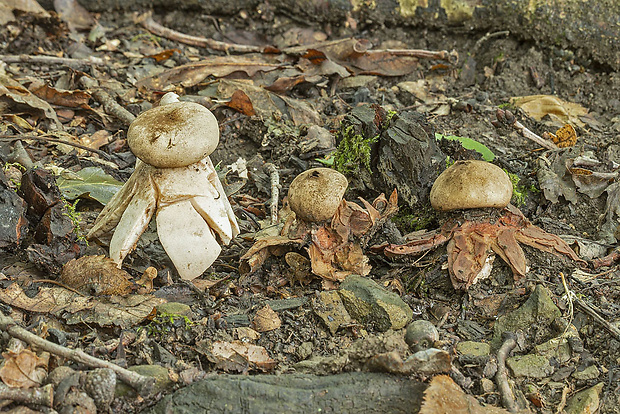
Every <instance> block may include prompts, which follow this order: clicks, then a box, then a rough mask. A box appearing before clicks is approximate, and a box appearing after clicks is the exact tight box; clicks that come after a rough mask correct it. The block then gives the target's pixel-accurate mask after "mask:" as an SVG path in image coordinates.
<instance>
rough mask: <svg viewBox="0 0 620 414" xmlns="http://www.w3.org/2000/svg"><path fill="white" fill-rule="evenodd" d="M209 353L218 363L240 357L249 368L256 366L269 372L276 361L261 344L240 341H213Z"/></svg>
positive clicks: (224, 362)
mask: <svg viewBox="0 0 620 414" xmlns="http://www.w3.org/2000/svg"><path fill="white" fill-rule="evenodd" d="M211 355H212V356H213V357H214V358H215V360H216V361H215V362H216V363H217V364H218V365H221V364H226V363H227V362H234V361H235V359H236V358H239V359H241V360H242V361H243V362H245V364H246V365H249V368H256V369H258V370H260V371H263V372H269V371H271V370H273V369H274V368H275V367H276V364H277V362H276V361H274V360H273V359H271V358H270V357H269V354H268V353H267V350H266V349H265V348H263V347H262V346H257V345H251V344H247V343H244V342H241V341H233V342H224V341H215V342H213V346H212V349H211Z"/></svg>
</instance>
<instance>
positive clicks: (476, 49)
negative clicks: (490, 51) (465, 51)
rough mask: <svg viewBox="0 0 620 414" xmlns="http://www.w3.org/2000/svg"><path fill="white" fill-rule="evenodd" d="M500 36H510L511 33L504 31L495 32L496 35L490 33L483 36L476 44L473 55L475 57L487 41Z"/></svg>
mask: <svg viewBox="0 0 620 414" xmlns="http://www.w3.org/2000/svg"><path fill="white" fill-rule="evenodd" d="M500 36H510V32H509V31H508V30H502V31H500V32H494V33H490V32H488V33H487V34H485V35H484V36H482V37H481V38H480V39H478V41H477V42H476V44H475V45H474V47H473V49H472V51H471V54H472V55H475V54H476V53H477V52H478V49H480V47H481V46H482V44H483V43H484V42H486V41H487V40H489V39H492V38H494V37H500Z"/></svg>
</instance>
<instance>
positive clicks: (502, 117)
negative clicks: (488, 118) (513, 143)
mask: <svg viewBox="0 0 620 414" xmlns="http://www.w3.org/2000/svg"><path fill="white" fill-rule="evenodd" d="M496 116H497V120H498V121H500V122H501V123H503V124H506V125H508V126H511V127H512V128H514V129H515V130H516V131H517V132H518V133H519V134H521V136H523V137H524V138H527V139H529V140H531V141H534V142H535V143H537V144H538V145H540V146H541V147H544V148H547V149H550V150H554V149H558V147H557V145H555V144H554V143H553V142H551V141H548V140H546V139H544V138H542V137H540V136H539V135H536V134H535V133H533V132H532V131H530V130H529V129H527V128H526V127H525V125H523V124H522V123H521V122H519V121H517V118H515V116H514V115H513V113H512V112H510V111H505V110H503V109H498V110H497V112H496Z"/></svg>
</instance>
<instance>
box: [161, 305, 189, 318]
mask: <svg viewBox="0 0 620 414" xmlns="http://www.w3.org/2000/svg"><path fill="white" fill-rule="evenodd" d="M155 309H157V312H159V313H165V314H168V315H181V316H187V317H190V316H192V308H190V307H189V305H186V304H184V303H178V302H166V303H162V304H160V305H157V306H156V307H155Z"/></svg>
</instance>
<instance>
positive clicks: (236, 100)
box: [226, 89, 256, 116]
mask: <svg viewBox="0 0 620 414" xmlns="http://www.w3.org/2000/svg"><path fill="white" fill-rule="evenodd" d="M226 106H228V107H229V108H232V109H235V110H237V111H239V112H241V113H242V114H243V115H246V116H252V115H256V112H255V111H254V107H253V106H252V101H251V100H250V98H249V97H248V96H247V95H246V94H245V92H243V91H242V90H241V89H237V90H236V91H235V92H233V94H232V96H231V97H230V101H228V102H227V103H226Z"/></svg>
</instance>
